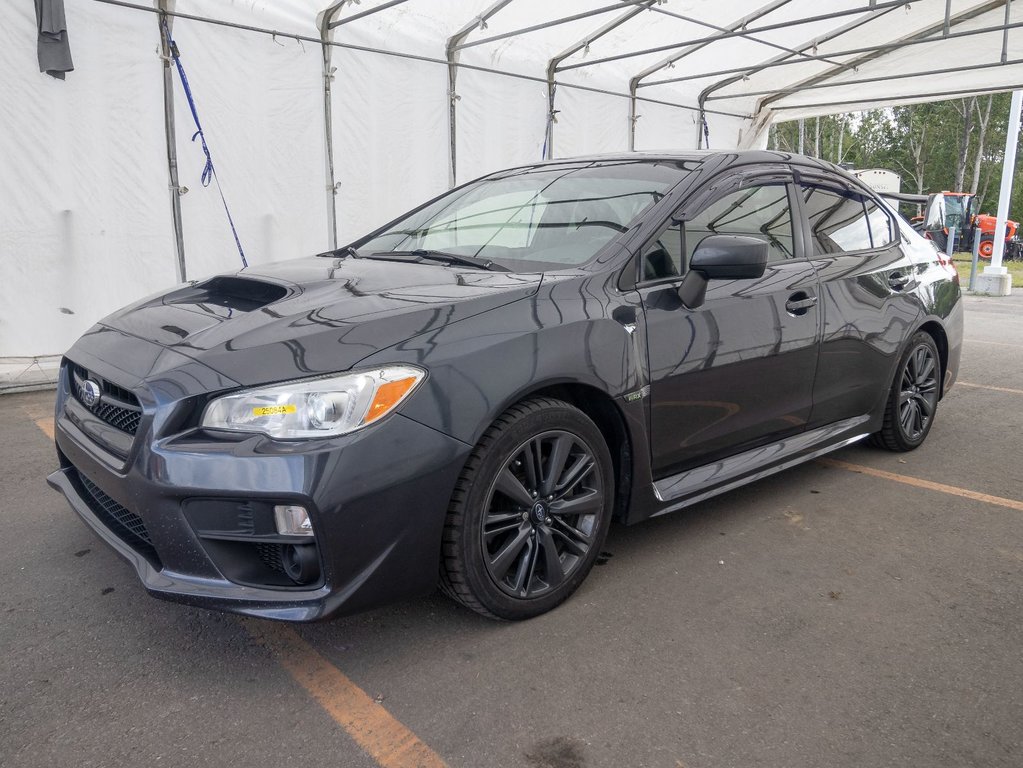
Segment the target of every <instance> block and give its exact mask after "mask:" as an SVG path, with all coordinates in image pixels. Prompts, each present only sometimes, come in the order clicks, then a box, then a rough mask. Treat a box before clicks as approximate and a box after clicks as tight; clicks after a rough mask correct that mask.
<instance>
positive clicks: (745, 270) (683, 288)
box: [678, 235, 770, 309]
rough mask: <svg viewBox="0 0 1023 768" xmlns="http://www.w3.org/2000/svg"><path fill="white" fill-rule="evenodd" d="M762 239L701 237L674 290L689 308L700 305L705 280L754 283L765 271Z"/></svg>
mask: <svg viewBox="0 0 1023 768" xmlns="http://www.w3.org/2000/svg"><path fill="white" fill-rule="evenodd" d="M769 249H770V246H769V245H768V244H767V241H766V240H761V239H760V238H757V237H747V236H745V235H711V236H710V237H706V238H704V239H703V240H702V241H701V242H700V244H699V245H698V246H696V252H695V253H693V258H692V259H691V260H690V262H689V271H688V272H687V273H686V276H685V278H684V279H683V280H682V285H680V286H679V288H678V295H679V298H681V299H682V303H683V304H685V305H686V306H687V307H689V309H696V308H697V307H699V306H701V305H702V304H703V301H704V298H705V297H706V293H707V281H708V280H754V279H756V278H758V277H763V275H764V270H765V269H767V253H768V251H769Z"/></svg>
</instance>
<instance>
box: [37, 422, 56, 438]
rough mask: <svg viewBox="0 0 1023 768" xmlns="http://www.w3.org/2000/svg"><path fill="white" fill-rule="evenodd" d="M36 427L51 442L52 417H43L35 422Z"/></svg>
mask: <svg viewBox="0 0 1023 768" xmlns="http://www.w3.org/2000/svg"><path fill="white" fill-rule="evenodd" d="M35 423H36V426H37V427H39V429H41V430H42V431H43V434H44V435H46V436H47V437H48V438H50V439H51V440H53V417H52V416H44V417H43V418H41V419H36V420H35Z"/></svg>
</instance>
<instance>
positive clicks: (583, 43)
mask: <svg viewBox="0 0 1023 768" xmlns="http://www.w3.org/2000/svg"><path fill="white" fill-rule="evenodd" d="M656 2H657V0H641V2H639V3H638V4H637V5H636V7H635V8H630V9H629V10H627V11H626V12H625V13H623V14H621V15H620V16H617V17H616V18H614V19H612V20H611V21H609V22H607V23H606V24H604V25H602V26H601V27H599V28H598V29H596V30H594V31H593V32H591V33H589V34H588V35H586V37H584V38H582V39H581V40H578V41H576V42H575V43H572V45H570V46H568V48H566V49H565V50H563V51H562V52H561V53H559V54H558V55H557V56H555V57H554V58H552V59H551V60H550V61H548V62H547V110H548V111H547V156H546V158H545V159H546V160H550V159H551V158H553V157H554V106H555V105H554V94H555V89H556V84H555V82H554V78H555V76H556V74H557V72H558V67H560V66H561V62H563V61H564V60H565V59H567V58H569V57H570V56H573V55H575V54H577V53H578V52H579V51H588V50H589V47H590V44H591V43H593V42H594V41H596V40H599V39H600V38H602V37H603V36H604V35H606V34H607V33H608V32H611V31H613V30H615V29H617V28H618V27H620V26H621V25H622V24H625V23H626V22H628V21H630V20H632V19H634V18H635V17H636V16H638V15H639V14H641V13H643V11H646V10H649V9H650V8H651V6H653V4H654V3H656ZM629 123H630V126H631V127H630V128H629V150H633V149H635V146H636V131H635V127H636V89H635V88H633V87H632V84H631V83H630V84H629Z"/></svg>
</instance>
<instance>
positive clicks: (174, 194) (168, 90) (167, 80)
mask: <svg viewBox="0 0 1023 768" xmlns="http://www.w3.org/2000/svg"><path fill="white" fill-rule="evenodd" d="M168 2H170V0H160V4H159V8H160V11H161V13H160V15H159V16H158V17H157V19H158V23H159V24H160V57H161V58H162V59H163V125H164V133H165V136H166V141H167V170H168V172H169V174H170V195H171V219H172V220H173V222H174V251H175V254H176V256H177V264H176V267H177V270H176V271H177V275H178V282H179V283H183V282H185V280H187V279H188V273H187V271H186V269H185V234H184V226H183V222H182V219H181V194H182V190H181V185H180V184H179V183H178V143H177V136H176V134H175V131H174V78H173V73H172V72H171V51H170V44H169V42H168V40H167V33H166V31H165V30H164V26H163V21H164V20H166V21H167V26H168V28H169V27H170V26H171V25H172V24H173V23H174V20H173V19H172V18H169V17H168V16H167V14H166V11H167V10H168V9H167V4H168Z"/></svg>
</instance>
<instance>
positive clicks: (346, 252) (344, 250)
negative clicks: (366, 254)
mask: <svg viewBox="0 0 1023 768" xmlns="http://www.w3.org/2000/svg"><path fill="white" fill-rule="evenodd" d="M316 255H317V256H329V257H330V258H343V257H345V256H351V257H352V258H356V259H358V258H359V257H360V254H359V252H358V251H357V250H355V248H353V247H352V246H350V245H344V246H342V247H340V248H335V249H334V250H332V251H324V252H323V253H318V254H316Z"/></svg>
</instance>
